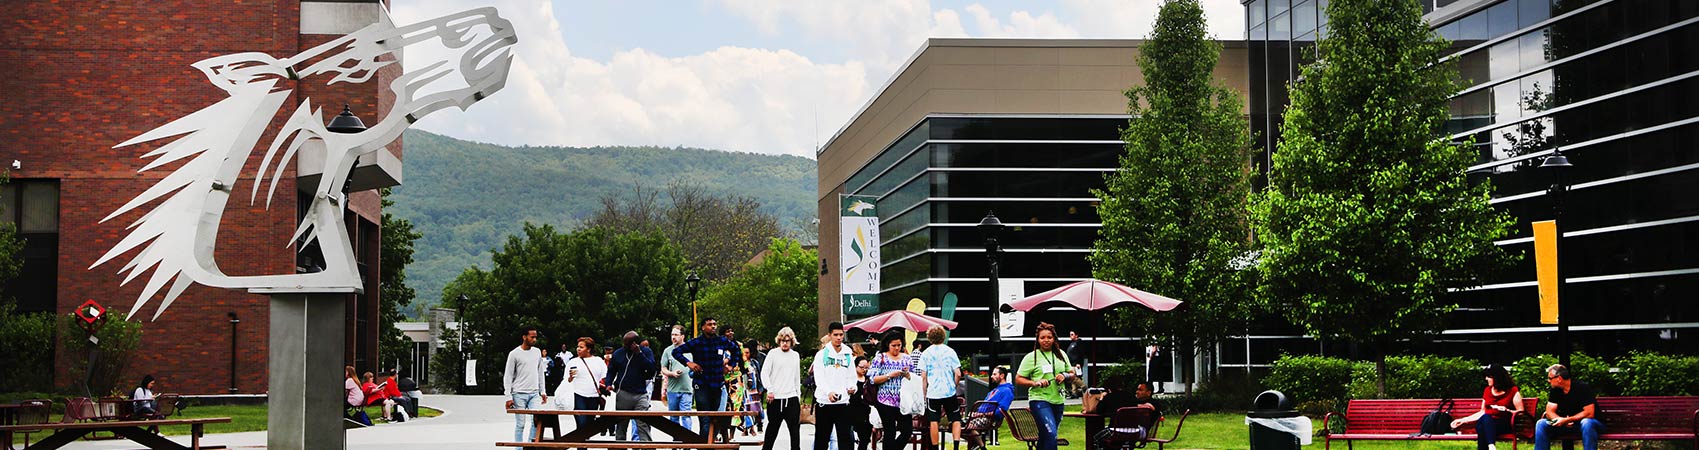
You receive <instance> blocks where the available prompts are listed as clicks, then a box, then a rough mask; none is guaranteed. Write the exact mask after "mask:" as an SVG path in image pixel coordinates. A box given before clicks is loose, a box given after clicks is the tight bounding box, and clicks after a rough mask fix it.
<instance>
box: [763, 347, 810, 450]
mask: <svg viewBox="0 0 1699 450" xmlns="http://www.w3.org/2000/svg"><path fill="white" fill-rule="evenodd" d="M773 341H774V342H778V344H779V348H776V349H773V350H772V351H769V352H767V362H766V363H764V364H762V365H761V387H763V388H766V389H767V394H766V397H767V417H768V420H769V421H770V422H771V423H769V424H768V427H767V433H766V435H767V438H766V439H763V440H762V441H761V442H762V443H761V450H773V438H775V437H778V436H779V424H780V423H784V424H786V429H787V430H789V431H790V435H791V450H800V449H801V448H802V438H801V436H800V435H799V434H798V433H799V432H800V428H801V426H802V422H801V413H802V366H801V365H800V361H801V360H802V358H801V357H800V355H798V354H797V352H796V350H792V348H794V347H796V332H795V331H791V327H784V328H781V329H779V335H778V336H776V337H774V338H773Z"/></svg>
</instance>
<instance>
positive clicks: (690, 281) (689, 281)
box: [684, 271, 702, 290]
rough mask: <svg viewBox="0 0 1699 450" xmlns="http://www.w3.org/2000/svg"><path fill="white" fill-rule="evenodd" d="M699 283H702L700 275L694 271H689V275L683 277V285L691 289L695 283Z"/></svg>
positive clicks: (694, 286) (694, 287)
mask: <svg viewBox="0 0 1699 450" xmlns="http://www.w3.org/2000/svg"><path fill="white" fill-rule="evenodd" d="M700 283H702V277H698V276H696V271H691V272H690V275H686V276H685V277H684V285H685V286H686V287H689V288H690V289H692V290H694V289H696V285H698V284H700Z"/></svg>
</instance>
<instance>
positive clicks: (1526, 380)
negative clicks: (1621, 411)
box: [1510, 352, 1621, 408]
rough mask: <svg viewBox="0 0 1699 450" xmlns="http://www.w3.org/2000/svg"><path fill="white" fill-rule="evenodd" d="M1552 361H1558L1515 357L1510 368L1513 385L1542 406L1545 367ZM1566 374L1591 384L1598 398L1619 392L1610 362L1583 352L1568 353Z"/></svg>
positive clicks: (1540, 356) (1546, 358)
mask: <svg viewBox="0 0 1699 450" xmlns="http://www.w3.org/2000/svg"><path fill="white" fill-rule="evenodd" d="M1552 364H1557V357H1555V356H1552V355H1533V356H1529V357H1526V358H1522V359H1519V360H1516V364H1515V365H1514V366H1512V367H1510V376H1511V377H1512V378H1514V379H1515V380H1516V385H1517V386H1520V387H1521V388H1522V395H1523V396H1524V397H1538V398H1540V407H1541V408H1544V407H1545V398H1546V392H1547V391H1548V390H1550V389H1551V388H1550V387H1549V385H1547V384H1546V368H1547V367H1551V365H1552ZM1569 374H1570V377H1571V378H1574V379H1577V380H1581V381H1582V382H1585V383H1587V384H1588V385H1591V386H1593V391H1594V392H1595V393H1596V394H1598V395H1599V396H1601V397H1602V396H1610V395H1619V394H1620V392H1621V390H1619V389H1617V384H1616V382H1615V376H1613V375H1612V374H1611V373H1610V365H1609V364H1605V361H1604V360H1602V359H1599V358H1594V357H1592V356H1590V355H1588V354H1586V353H1581V352H1575V353H1572V354H1570V356H1569Z"/></svg>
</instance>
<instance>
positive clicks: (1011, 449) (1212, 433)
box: [991, 406, 1508, 450]
mask: <svg viewBox="0 0 1699 450" xmlns="http://www.w3.org/2000/svg"><path fill="white" fill-rule="evenodd" d="M1068 411H1069V412H1078V411H1079V407H1078V406H1070V407H1068ZM1179 419H1180V418H1179V416H1174V417H1171V418H1169V419H1168V420H1167V421H1166V422H1165V423H1164V424H1163V426H1162V429H1161V430H1160V431H1158V434H1159V435H1160V437H1163V438H1167V437H1169V436H1172V435H1173V433H1174V428H1173V427H1174V425H1176V424H1178V423H1179ZM1313 426H1314V427H1315V428H1321V421H1316V422H1315V424H1314V425H1313ZM1248 430H1249V428H1248V427H1246V425H1245V415H1244V414H1235V413H1204V414H1193V415H1192V416H1191V417H1188V418H1186V423H1185V426H1184V427H1183V428H1182V429H1181V430H1180V438H1179V440H1176V441H1174V444H1172V445H1170V446H1168V448H1171V449H1241V450H1242V449H1248V448H1250V437H1249V436H1248V434H1249V431H1248ZM1000 433H1001V434H1002V436H1001V438H1002V445H997V446H992V447H991V448H994V449H1002V450H1026V444H1025V443H1022V442H1020V441H1016V440H1015V439H1014V438H1012V437H1010V436H1009V432H1008V430H1007V429H1005V430H1002V431H1001V432H1000ZM1061 437H1062V438H1064V439H1067V440H1068V443H1069V444H1070V448H1085V445H1084V444H1085V419H1080V418H1073V417H1065V418H1063V419H1062V434H1061ZM1339 444H1340V445H1341V446H1343V445H1344V444H1343V443H1339ZM1507 444H1508V443H1507ZM1321 445H1322V440H1321V438H1319V437H1317V438H1315V439H1314V440H1313V442H1312V444H1311V445H1310V447H1320V446H1321ZM1150 448H1155V447H1150ZM1307 448H1309V447H1307ZM1341 448H1343V447H1341ZM1354 448H1360V449H1366V450H1381V449H1386V450H1392V449H1415V450H1442V449H1444V450H1467V449H1473V448H1475V443H1474V442H1468V441H1460V442H1372V441H1364V442H1358V443H1356V444H1355V445H1354ZM1505 448H1508V446H1506V447H1505Z"/></svg>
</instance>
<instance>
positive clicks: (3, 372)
mask: <svg viewBox="0 0 1699 450" xmlns="http://www.w3.org/2000/svg"><path fill="white" fill-rule="evenodd" d="M13 308H14V305H12V304H10V303H7V302H0V380H6V382H4V383H0V392H29V391H49V390H52V389H53V337H54V334H53V315H52V314H50V313H45V312H43V313H28V314H19V313H17V312H16V311H14V309H13Z"/></svg>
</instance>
